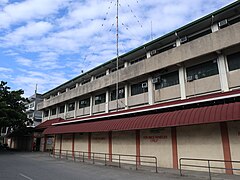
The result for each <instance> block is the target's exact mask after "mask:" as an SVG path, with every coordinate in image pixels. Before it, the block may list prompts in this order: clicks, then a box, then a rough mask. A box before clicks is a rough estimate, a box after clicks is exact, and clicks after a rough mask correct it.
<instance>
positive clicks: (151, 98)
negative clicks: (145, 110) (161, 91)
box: [148, 77, 154, 105]
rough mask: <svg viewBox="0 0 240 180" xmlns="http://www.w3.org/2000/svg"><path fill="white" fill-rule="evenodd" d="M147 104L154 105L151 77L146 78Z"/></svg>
mask: <svg viewBox="0 0 240 180" xmlns="http://www.w3.org/2000/svg"><path fill="white" fill-rule="evenodd" d="M148 103H149V105H153V104H154V88H153V83H152V77H148Z"/></svg>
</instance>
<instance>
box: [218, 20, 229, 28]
mask: <svg viewBox="0 0 240 180" xmlns="http://www.w3.org/2000/svg"><path fill="white" fill-rule="evenodd" d="M227 25H228V20H227V19H224V20H222V21H220V22H218V26H219V27H224V26H227Z"/></svg>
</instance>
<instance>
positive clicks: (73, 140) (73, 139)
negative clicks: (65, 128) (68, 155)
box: [72, 133, 75, 158]
mask: <svg viewBox="0 0 240 180" xmlns="http://www.w3.org/2000/svg"><path fill="white" fill-rule="evenodd" d="M74 145H75V134H74V133H73V134H72V157H73V158H74Z"/></svg>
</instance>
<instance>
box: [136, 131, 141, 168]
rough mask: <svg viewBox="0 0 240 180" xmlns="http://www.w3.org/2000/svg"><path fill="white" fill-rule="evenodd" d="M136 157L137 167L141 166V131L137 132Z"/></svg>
mask: <svg viewBox="0 0 240 180" xmlns="http://www.w3.org/2000/svg"><path fill="white" fill-rule="evenodd" d="M136 156H137V157H136V161H137V165H140V164H141V163H140V161H141V160H140V130H136Z"/></svg>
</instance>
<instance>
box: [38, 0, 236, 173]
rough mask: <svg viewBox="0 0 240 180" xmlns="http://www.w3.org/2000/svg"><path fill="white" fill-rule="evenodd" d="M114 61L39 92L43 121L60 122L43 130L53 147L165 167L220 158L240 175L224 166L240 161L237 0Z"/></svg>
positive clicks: (221, 164)
mask: <svg viewBox="0 0 240 180" xmlns="http://www.w3.org/2000/svg"><path fill="white" fill-rule="evenodd" d="M116 61H117V59H112V60H110V61H108V62H106V63H105V64H102V65H100V66H98V67H96V68H94V69H92V70H90V71H88V72H86V73H83V74H81V75H79V76H78V77H76V78H74V79H71V80H70V81H68V82H66V83H64V84H62V85H60V86H58V87H56V88H54V89H52V90H50V91H48V92H46V93H44V94H43V97H44V100H43V102H42V103H39V105H38V110H42V111H43V112H44V113H43V121H46V122H48V123H49V122H51V121H52V122H54V119H56V118H62V119H65V120H63V121H60V122H58V123H53V124H52V127H50V128H47V129H45V130H44V132H43V133H44V134H45V136H48V135H51V136H52V135H54V137H55V140H54V145H53V146H54V148H55V149H60V150H69V151H76V150H78V151H86V152H89V153H91V152H104V153H109V154H114V153H120V154H134V155H137V156H142V155H152V156H156V157H157V158H158V166H160V167H169V168H178V167H179V164H178V162H179V161H178V160H179V159H180V158H183V157H187V158H204V159H222V160H225V161H226V162H225V163H220V165H219V166H220V167H222V168H227V170H226V172H227V173H233V172H234V173H237V171H233V170H231V168H232V167H233V168H240V166H239V164H238V165H237V164H234V163H233V162H227V161H231V160H240V154H239V151H240V146H239V134H240V121H239V120H240V102H239V101H240V2H239V1H236V2H234V3H232V4H230V5H228V6H226V7H224V8H222V9H220V10H218V11H216V12H213V13H211V14H209V15H207V16H205V17H202V18H201V19H198V20H196V21H194V22H192V23H190V24H187V25H185V26H183V27H181V28H179V29H176V30H174V31H172V32H170V33H168V34H166V35H164V36H162V37H159V38H157V39H155V40H153V41H151V42H149V43H147V44H144V45H142V46H140V47H138V48H136V49H134V50H132V51H130V52H128V53H126V54H124V55H122V56H120V57H119V60H118V61H119V63H118V64H119V67H118V68H116V64H117V63H116ZM116 84H117V86H116ZM116 87H118V88H117V90H116ZM116 94H117V96H118V97H116ZM46 122H44V123H46ZM196 164H199V162H196ZM200 165H201V164H200ZM216 171H218V172H220V171H221V172H224V171H225V170H224V169H222V170H216Z"/></svg>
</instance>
